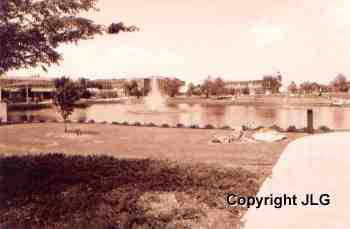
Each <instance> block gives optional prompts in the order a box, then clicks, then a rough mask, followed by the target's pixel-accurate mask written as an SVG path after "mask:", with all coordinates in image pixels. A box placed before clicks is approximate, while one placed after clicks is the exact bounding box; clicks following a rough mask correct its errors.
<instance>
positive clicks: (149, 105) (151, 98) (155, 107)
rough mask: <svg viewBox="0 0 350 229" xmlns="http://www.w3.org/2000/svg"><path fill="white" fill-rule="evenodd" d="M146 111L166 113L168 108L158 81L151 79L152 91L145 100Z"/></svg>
mask: <svg viewBox="0 0 350 229" xmlns="http://www.w3.org/2000/svg"><path fill="white" fill-rule="evenodd" d="M144 102H145V106H146V109H147V110H148V111H151V112H159V111H164V110H165V108H166V97H164V96H163V95H162V93H161V92H160V90H159V85H158V83H157V79H156V78H155V77H153V78H152V79H151V91H150V92H149V94H148V96H146V97H145V99H144Z"/></svg>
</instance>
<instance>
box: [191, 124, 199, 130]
mask: <svg viewBox="0 0 350 229" xmlns="http://www.w3.org/2000/svg"><path fill="white" fill-rule="evenodd" d="M190 128H191V129H199V126H198V125H196V124H193V125H190Z"/></svg>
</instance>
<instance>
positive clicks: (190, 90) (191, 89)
mask: <svg viewBox="0 0 350 229" xmlns="http://www.w3.org/2000/svg"><path fill="white" fill-rule="evenodd" d="M195 89H196V87H195V86H194V84H193V83H189V84H188V86H187V91H186V94H187V96H192V95H193V94H194V93H195Z"/></svg>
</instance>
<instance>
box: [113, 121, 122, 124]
mask: <svg viewBox="0 0 350 229" xmlns="http://www.w3.org/2000/svg"><path fill="white" fill-rule="evenodd" d="M112 124H113V125H120V123H119V122H116V121H114V122H112Z"/></svg>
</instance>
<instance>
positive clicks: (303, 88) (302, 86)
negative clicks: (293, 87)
mask: <svg viewBox="0 0 350 229" xmlns="http://www.w3.org/2000/svg"><path fill="white" fill-rule="evenodd" d="M300 91H302V92H303V93H304V94H309V93H310V92H311V83H310V82H303V83H302V84H300Z"/></svg>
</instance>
